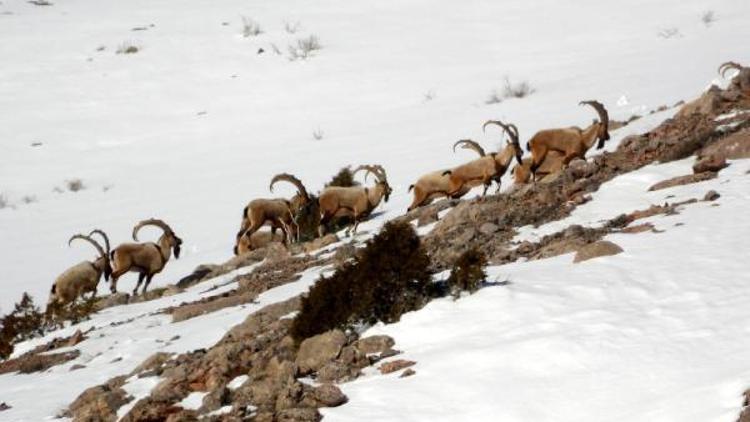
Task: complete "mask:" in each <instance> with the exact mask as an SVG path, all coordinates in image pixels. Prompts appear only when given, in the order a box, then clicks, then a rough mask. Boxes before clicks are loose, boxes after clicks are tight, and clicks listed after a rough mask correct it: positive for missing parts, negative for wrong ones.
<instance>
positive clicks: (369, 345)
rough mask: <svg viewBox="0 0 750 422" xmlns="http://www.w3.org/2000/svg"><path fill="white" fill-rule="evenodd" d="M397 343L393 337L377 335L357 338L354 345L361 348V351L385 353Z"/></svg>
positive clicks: (367, 353)
mask: <svg viewBox="0 0 750 422" xmlns="http://www.w3.org/2000/svg"><path fill="white" fill-rule="evenodd" d="M395 344H396V341H395V340H393V338H392V337H390V336H386V335H377V336H370V337H365V338H361V339H359V340H357V341H356V342H355V343H354V347H356V348H357V349H359V351H360V352H362V353H364V354H366V355H369V354H371V353H383V352H385V351H386V350H390V349H391V348H392V347H393V346H394V345H395Z"/></svg>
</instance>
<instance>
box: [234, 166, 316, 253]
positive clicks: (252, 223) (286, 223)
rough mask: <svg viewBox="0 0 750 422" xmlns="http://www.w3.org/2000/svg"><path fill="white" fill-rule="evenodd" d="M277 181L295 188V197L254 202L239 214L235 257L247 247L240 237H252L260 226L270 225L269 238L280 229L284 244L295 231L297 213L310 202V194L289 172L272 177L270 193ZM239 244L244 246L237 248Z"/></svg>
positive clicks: (254, 200) (255, 200) (247, 243)
mask: <svg viewBox="0 0 750 422" xmlns="http://www.w3.org/2000/svg"><path fill="white" fill-rule="evenodd" d="M279 181H287V182H289V183H291V184H293V185H294V186H296V187H297V194H296V195H294V197H292V199H291V200H287V199H284V198H273V199H264V198H261V199H253V200H252V201H250V203H249V204H247V206H246V207H245V209H244V210H243V211H242V224H241V225H240V230H239V232H237V236H236V242H235V245H234V254H235V255H238V254H240V253H242V251H241V249H242V250H246V249H247V246H248V245H249V244H250V243H249V242H248V241H247V240H243V239H242V238H243V237H248V238H249V237H251V236H252V235H253V233H255V232H257V231H258V230H259V229H260V228H261V227H263V226H264V225H266V224H268V225H270V226H271V235H272V236H273V235H275V234H276V230H277V229H281V232H282V233H283V235H284V244H285V245H286V244H288V243H289V242H290V240H291V238H292V231H293V230H296V218H295V216H296V215H297V211H298V210H300V209H301V208H302V207H304V206H305V205H306V204H307V203H308V202H310V200H311V199H310V195H309V194H308V193H307V189H305V186H304V185H303V184H302V182H301V181H300V180H299V179H297V178H296V177H294V176H292V175H291V174H288V173H281V174H277V175H275V176H274V177H273V178H272V179H271V184H270V186H269V190H271V192H273V185H274V184H275V183H276V182H279ZM240 243H244V244H245V245H244V246H242V247H240V246H241V245H240Z"/></svg>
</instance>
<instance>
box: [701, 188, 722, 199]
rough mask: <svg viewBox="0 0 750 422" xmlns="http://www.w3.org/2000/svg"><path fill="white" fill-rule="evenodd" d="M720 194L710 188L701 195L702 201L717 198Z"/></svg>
mask: <svg viewBox="0 0 750 422" xmlns="http://www.w3.org/2000/svg"><path fill="white" fill-rule="evenodd" d="M720 197H721V195H719V192H716V191H715V190H710V191H708V192H706V195H705V196H704V197H703V200H704V201H715V200H717V199H719V198H720Z"/></svg>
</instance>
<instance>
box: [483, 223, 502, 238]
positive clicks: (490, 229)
mask: <svg viewBox="0 0 750 422" xmlns="http://www.w3.org/2000/svg"><path fill="white" fill-rule="evenodd" d="M498 230H500V226H498V225H497V224H494V223H484V224H482V225H481V226H479V232H480V233H482V234H484V235H487V236H492V235H493V234H495V233H497V231H498Z"/></svg>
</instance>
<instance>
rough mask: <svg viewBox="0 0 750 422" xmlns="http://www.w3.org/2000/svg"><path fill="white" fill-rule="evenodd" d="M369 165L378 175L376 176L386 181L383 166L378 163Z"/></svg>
mask: <svg viewBox="0 0 750 422" xmlns="http://www.w3.org/2000/svg"><path fill="white" fill-rule="evenodd" d="M370 167H372V169H373V170H375V171H376V173H375V175H376V176H379V177H378V178H379V179H381V180H380V181H381V182H387V181H388V177H387V176H386V174H385V169H384V168H383V166H381V165H380V164H373V165H372V166H370Z"/></svg>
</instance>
